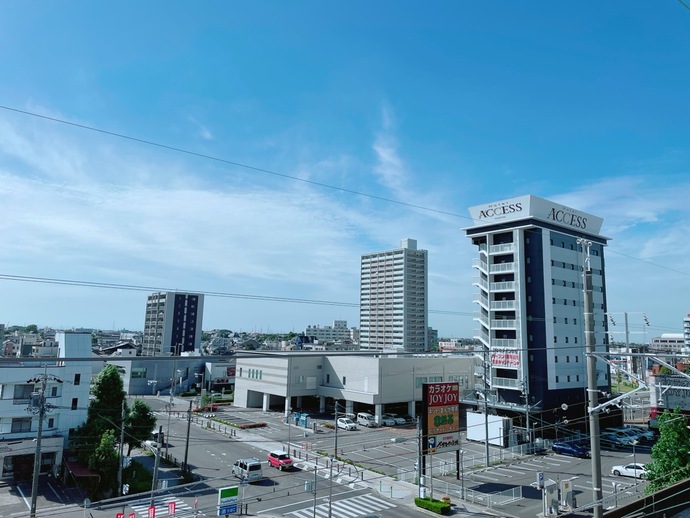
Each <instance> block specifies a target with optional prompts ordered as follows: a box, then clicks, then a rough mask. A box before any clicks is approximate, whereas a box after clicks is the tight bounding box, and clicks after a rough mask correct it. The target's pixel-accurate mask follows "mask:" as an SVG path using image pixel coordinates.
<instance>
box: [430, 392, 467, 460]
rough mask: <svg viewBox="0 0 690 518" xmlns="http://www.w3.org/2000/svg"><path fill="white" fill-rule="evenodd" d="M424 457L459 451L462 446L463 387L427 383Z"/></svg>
mask: <svg viewBox="0 0 690 518" xmlns="http://www.w3.org/2000/svg"><path fill="white" fill-rule="evenodd" d="M422 395H423V401H422V402H423V404H424V418H423V421H422V434H423V436H424V438H423V443H422V453H424V454H427V453H440V452H443V451H451V450H457V449H458V448H459V445H460V384H459V383H458V382H456V381H454V382H448V383H424V389H423V393H422Z"/></svg>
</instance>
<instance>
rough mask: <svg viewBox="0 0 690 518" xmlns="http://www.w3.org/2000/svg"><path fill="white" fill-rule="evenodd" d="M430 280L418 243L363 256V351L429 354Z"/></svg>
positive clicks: (425, 256) (405, 241)
mask: <svg viewBox="0 0 690 518" xmlns="http://www.w3.org/2000/svg"><path fill="white" fill-rule="evenodd" d="M428 277H429V275H428V254H427V251H426V250H418V249H417V241H416V240H415V239H403V240H402V242H401V246H400V248H397V249H395V250H387V251H385V252H374V253H370V254H364V255H363V256H362V263H361V284H360V296H359V322H360V349H369V350H372V349H379V350H396V349H397V350H401V351H406V352H422V351H426V350H428V342H427V327H428V320H429V317H428V314H429V312H428V288H427V287H428V284H429V281H428Z"/></svg>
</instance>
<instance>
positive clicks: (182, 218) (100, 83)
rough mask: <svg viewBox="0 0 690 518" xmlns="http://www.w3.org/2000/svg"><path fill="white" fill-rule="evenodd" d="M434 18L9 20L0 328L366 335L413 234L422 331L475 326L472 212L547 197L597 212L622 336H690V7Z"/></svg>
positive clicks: (438, 13)
mask: <svg viewBox="0 0 690 518" xmlns="http://www.w3.org/2000/svg"><path fill="white" fill-rule="evenodd" d="M434 6H435V7H433V8H429V6H428V5H422V4H415V3H405V4H400V3H399V2H392V1H389V0H383V1H382V2H376V3H375V4H371V3H369V2H366V3H365V2H361V1H354V2H349V3H348V4H347V5H340V4H319V3H313V2H302V1H298V2H295V3H291V4H284V3H281V2H275V1H270V0H269V1H268V2H262V3H261V4H256V3H252V2H233V3H231V4H225V3H211V4H208V5H207V6H206V7H205V8H204V9H198V7H197V6H191V5H189V6H188V5H184V4H180V5H169V4H163V3H158V2H153V4H147V5H143V6H141V5H139V4H134V3H128V2H125V3H124V4H118V7H117V9H112V8H109V7H108V8H106V7H105V6H102V5H100V4H97V3H81V2H77V3H68V4H54V3H50V2H42V3H38V4H36V5H32V7H31V9H28V8H27V7H26V6H25V5H24V4H22V3H10V4H6V5H3V8H2V9H3V10H2V13H3V16H2V17H0V44H2V45H3V48H6V49H13V51H12V52H5V53H3V54H2V55H0V66H1V67H2V70H3V78H4V81H2V84H0V185H2V197H1V198H0V199H1V202H0V203H1V205H0V206H1V207H2V210H3V217H2V218H1V219H0V235H2V244H1V245H0V264H1V265H2V266H1V267H0V293H1V294H2V297H1V298H0V300H1V301H2V302H0V322H3V323H6V324H7V323H9V324H18V325H27V324H31V323H35V324H37V325H40V326H50V327H54V328H59V329H70V328H73V327H92V328H98V329H111V328H114V329H119V328H127V329H133V330H140V329H143V327H144V318H143V315H144V308H145V304H146V296H147V294H148V293H151V292H155V291H187V292H195V293H202V294H204V295H205V305H204V319H203V327H204V328H205V329H213V328H226V329H233V330H238V331H250V332H251V331H261V332H267V333H270V332H271V331H279V332H290V331H295V332H301V331H302V330H304V329H305V328H306V327H307V326H308V325H327V324H329V323H331V322H333V321H334V320H347V321H348V323H349V325H351V326H354V327H360V323H359V304H358V301H359V277H360V257H361V256H362V255H363V254H366V253H370V252H375V251H378V250H385V249H389V248H394V247H396V246H397V244H398V242H399V240H400V239H401V238H403V237H405V236H411V237H414V238H415V239H417V240H418V242H419V243H420V246H422V247H423V248H424V249H426V250H428V259H429V266H428V271H429V286H428V297H429V305H428V307H429V326H431V327H433V328H435V329H437V330H438V332H439V336H441V337H458V338H460V337H472V336H473V335H474V330H475V328H476V322H475V321H474V314H475V308H474V305H473V303H472V300H473V295H474V293H475V290H474V288H473V286H472V276H473V273H474V272H473V270H472V259H473V257H474V250H473V247H472V245H471V243H470V242H469V240H468V239H467V238H466V237H465V235H464V233H463V229H464V228H466V227H468V226H470V225H472V219H471V216H470V214H469V211H468V210H469V208H470V207H473V206H477V205H480V204H483V203H489V202H492V201H494V200H501V199H508V198H513V197H516V196H522V195H528V194H533V195H535V196H539V197H542V198H546V199H549V200H553V201H555V202H557V203H562V204H564V205H567V206H569V207H573V208H575V209H577V210H579V211H583V212H587V213H589V214H595V215H597V216H598V217H601V218H602V219H603V225H602V228H601V233H602V235H605V236H607V237H609V238H611V239H610V241H609V244H608V246H607V248H606V284H607V287H608V292H607V298H608V301H607V302H608V309H609V311H610V312H611V313H612V314H613V315H614V317H616V316H617V317H618V318H617V320H618V321H619V322H620V321H622V315H623V313H624V312H627V313H628V314H629V317H630V318H629V322H630V326H631V329H630V331H631V340H639V341H641V342H642V341H645V338H646V339H647V340H648V339H649V338H650V337H651V336H658V335H660V334H661V333H664V332H680V331H681V330H682V319H683V317H684V316H685V315H686V314H687V313H689V312H690V307H688V303H687V297H686V293H688V292H689V291H690V271H688V268H687V257H688V256H689V255H690V240H689V239H688V238H687V235H688V231H687V222H688V221H690V205H689V204H688V203H687V200H688V199H690V150H689V149H688V144H687V133H688V121H690V106H688V104H687V103H684V102H682V100H683V99H685V97H686V92H685V89H686V88H685V85H686V84H687V83H688V76H689V75H690V55H688V53H687V52H685V49H687V48H688V45H689V44H690V41H689V40H690V32H689V31H688V30H687V27H688V23H689V21H690V12H688V10H687V9H685V8H684V7H683V6H682V5H681V4H678V3H662V4H659V5H656V4H655V5H654V6H653V7H650V6H649V4H648V3H645V2H642V1H640V0H635V1H632V2H626V3H622V2H620V1H613V2H609V3H606V4H554V3H540V4H538V5H522V4H514V5H504V6H502V8H501V9H500V10H499V11H497V10H496V9H495V6H492V5H490V4H483V3H475V4H465V3H457V2H450V1H439V2H437V3H435V4H434ZM132 8H136V10H137V16H136V17H135V18H132V16H131V9H132ZM122 27H127V33H126V35H125V33H123V31H122ZM643 313H645V314H646V315H647V317H648V320H649V322H650V326H645V325H644V322H643V320H642V316H643ZM619 328H620V327H619ZM619 328H614V332H617V331H618V329H619ZM619 336H620V335H619ZM614 338H615V335H614Z"/></svg>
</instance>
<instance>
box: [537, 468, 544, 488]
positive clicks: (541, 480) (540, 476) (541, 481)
mask: <svg viewBox="0 0 690 518" xmlns="http://www.w3.org/2000/svg"><path fill="white" fill-rule="evenodd" d="M537 487H538V488H539V489H543V488H544V472H543V471H539V472H538V473H537Z"/></svg>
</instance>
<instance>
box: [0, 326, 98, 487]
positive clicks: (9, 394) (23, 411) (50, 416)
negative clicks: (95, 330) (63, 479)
mask: <svg viewBox="0 0 690 518" xmlns="http://www.w3.org/2000/svg"><path fill="white" fill-rule="evenodd" d="M56 341H57V342H58V345H59V354H58V358H56V359H42V360H40V361H37V360H30V361H22V362H13V363H2V364H0V380H1V381H0V437H1V440H0V478H3V479H15V480H28V479H30V478H31V476H32V474H33V463H34V452H35V449H36V442H34V440H35V439H36V434H37V431H38V417H37V414H36V413H33V412H28V411H27V409H28V408H29V406H30V401H31V400H32V394H35V393H37V392H38V391H39V390H40V389H41V387H42V385H43V384H42V381H43V380H45V397H46V399H45V401H46V404H47V408H48V409H49V410H48V411H47V412H46V414H45V420H44V422H43V431H42V434H41V437H42V444H41V452H42V455H41V472H42V473H46V472H51V471H52V472H53V474H55V475H57V474H59V471H60V466H61V465H62V460H63V450H64V448H66V447H67V441H68V438H69V432H70V430H73V429H75V428H77V427H78V426H80V425H81V424H82V423H84V421H86V413H87V408H88V405H89V389H90V381H91V364H90V362H89V361H70V360H69V358H89V357H90V356H91V334H90V333H70V332H58V333H57V334H56ZM29 380H33V381H29ZM36 380H40V381H38V382H37V381H36Z"/></svg>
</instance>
